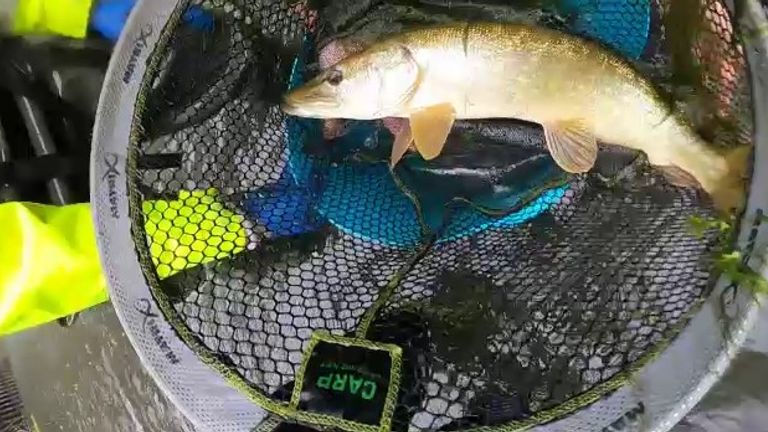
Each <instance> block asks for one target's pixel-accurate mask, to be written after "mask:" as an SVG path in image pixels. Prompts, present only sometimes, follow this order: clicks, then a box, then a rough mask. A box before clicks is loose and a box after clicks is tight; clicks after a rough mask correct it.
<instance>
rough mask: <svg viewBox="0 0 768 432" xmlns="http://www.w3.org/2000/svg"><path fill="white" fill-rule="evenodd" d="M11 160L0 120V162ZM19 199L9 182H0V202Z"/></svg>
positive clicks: (9, 148) (9, 147)
mask: <svg viewBox="0 0 768 432" xmlns="http://www.w3.org/2000/svg"><path fill="white" fill-rule="evenodd" d="M10 161H11V146H10V145H8V141H7V140H6V139H5V132H4V131H3V124H2V122H0V163H2V162H10ZM18 199H19V194H18V193H17V192H16V190H15V189H14V188H13V186H11V185H9V184H0V203H3V202H8V201H16V200H18Z"/></svg>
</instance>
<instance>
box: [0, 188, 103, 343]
mask: <svg viewBox="0 0 768 432" xmlns="http://www.w3.org/2000/svg"><path fill="white" fill-rule="evenodd" d="M0 227H2V228H3V234H2V236H0V335H6V334H9V333H14V332H17V331H20V330H24V329H27V328H30V327H34V326H37V325H40V324H44V323H47V322H49V321H53V320H55V319H58V318H61V317H64V316H67V315H71V314H73V313H75V312H78V311H81V310H83V309H86V308H89V307H91V306H94V305H97V304H99V303H103V302H104V301H106V300H107V297H108V296H107V285H106V281H105V280H104V276H103V273H102V271H101V265H100V262H99V258H98V254H97V249H96V236H95V232H94V229H93V222H92V218H91V210H90V207H89V205H88V204H75V205H68V206H62V207H57V206H51V205H43V204H34V203H22V202H12V203H4V204H0Z"/></svg>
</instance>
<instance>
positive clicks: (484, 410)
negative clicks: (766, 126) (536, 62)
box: [130, 0, 752, 430]
mask: <svg viewBox="0 0 768 432" xmlns="http://www.w3.org/2000/svg"><path fill="white" fill-rule="evenodd" d="M467 18H470V19H476V20H479V19H493V20H502V21H505V20H506V21H516V20H525V21H528V22H535V23H537V24H540V25H544V26H549V27H553V28H558V29H561V30H567V31H570V32H574V33H578V34H581V35H583V36H585V37H589V38H592V39H597V40H600V41H601V42H603V43H604V44H605V45H606V46H609V47H611V48H612V49H614V50H617V51H619V52H621V53H622V54H623V55H624V56H625V57H627V58H629V59H630V60H632V61H634V62H635V63H636V64H637V66H638V67H639V68H641V69H642V70H644V71H646V72H647V74H648V76H650V77H652V78H653V80H654V82H655V83H656V84H657V85H658V86H659V88H661V89H663V90H664V91H666V94H667V96H669V100H670V102H671V103H673V104H676V105H677V107H678V108H679V109H682V110H687V112H688V113H689V114H690V118H691V120H692V121H693V123H694V124H695V125H696V126H697V127H698V130H699V132H700V133H701V134H702V135H703V136H705V137H708V138H709V139H710V140H711V141H713V142H715V143H716V144H717V145H723V146H725V145H733V144H737V143H740V142H748V141H749V140H750V137H751V133H752V131H751V124H750V119H751V113H750V99H749V89H748V87H747V85H746V64H745V59H744V55H743V50H742V48H741V46H740V45H739V43H738V41H737V39H736V36H735V30H734V28H733V25H732V24H731V18H730V16H729V15H728V13H727V11H726V9H725V7H724V6H723V4H722V3H721V2H720V1H719V0H675V1H674V2H671V1H669V2H667V1H662V0H658V1H649V0H621V1H609V0H567V1H562V2H553V1H543V0H542V1H533V0H526V1H518V2H514V1H512V2H497V1H491V0H486V1H480V2H476V1H473V2H456V1H453V2H448V1H446V2H443V1H423V2H419V1H405V0H399V1H397V0H396V1H373V0H369V1H362V2H360V1H350V2H344V1H338V2H328V4H325V3H324V2H309V3H306V2H290V1H274V0H273V1H267V0H252V1H246V0H215V1H203V2H196V1H193V2H189V3H184V4H182V5H180V7H179V10H178V12H177V15H176V16H175V18H174V19H173V20H172V23H171V24H170V25H169V26H168V28H166V30H165V32H166V35H167V38H165V39H164V42H163V44H161V46H160V48H159V49H158V50H156V51H155V53H154V55H153V58H152V60H151V62H150V67H149V70H148V74H147V75H146V76H145V77H144V82H145V85H144V87H143V90H142V93H141V97H140V104H139V113H140V115H139V117H138V123H137V125H136V128H135V130H136V132H137V133H136V134H135V137H136V138H135V141H134V143H133V148H132V154H131V157H130V163H131V164H132V166H133V168H134V170H133V173H134V175H133V178H132V179H131V182H130V183H131V184H130V186H131V192H130V193H131V195H132V203H134V207H135V208H134V210H135V211H134V212H133V214H134V234H135V239H136V243H137V248H138V252H139V255H140V256H141V258H142V259H143V261H144V263H145V267H146V268H145V271H146V272H147V276H148V279H149V280H150V283H151V286H152V287H153V290H154V294H155V296H156V297H158V298H161V299H164V300H167V301H168V302H169V304H170V305H172V307H171V308H170V309H168V310H166V311H165V313H166V315H169V316H171V315H173V316H176V317H178V318H179V319H178V320H177V321H175V322H176V323H177V327H178V328H177V330H178V331H179V332H180V333H181V334H182V335H183V336H184V337H186V338H187V340H188V341H194V342H196V344H195V346H197V347H198V349H199V350H201V354H202V353H203V351H204V354H206V355H211V356H212V357H210V358H213V359H215V363H216V365H217V367H219V368H220V369H221V370H223V371H225V370H229V371H234V372H235V373H236V374H235V375H234V377H235V378H232V379H237V380H244V381H245V382H246V383H247V384H248V385H249V386H250V388H251V391H252V392H253V393H254V394H257V395H264V397H266V398H269V399H271V400H273V401H277V402H281V403H287V401H288V399H289V393H290V391H291V389H292V388H293V387H294V385H295V380H296V375H297V372H298V370H299V367H300V365H301V363H302V359H303V356H304V354H303V353H304V351H305V349H306V348H307V344H308V343H309V341H310V337H311V336H312V334H313V332H315V331H317V330H327V331H329V332H330V333H332V334H335V335H339V336H350V337H352V336H356V337H359V338H366V339H368V340H371V341H377V342H387V343H392V344H395V345H398V346H400V347H401V348H402V349H403V365H402V372H401V388H400V391H399V393H398V398H397V407H396V409H395V414H394V417H393V421H392V428H393V429H396V430H406V429H408V428H409V427H410V428H411V429H416V430H436V429H443V430H455V429H465V428H472V427H476V426H483V425H491V426H497V425H505V424H507V425H508V424H512V425H515V424H518V425H522V424H525V422H526V421H530V419H531V418H532V416H533V415H534V414H539V416H538V417H536V418H537V419H538V420H536V421H543V419H551V418H554V417H557V416H559V415H563V414H566V413H568V412H571V411H573V410H575V409H578V408H580V407H582V406H584V405H585V404H587V403H588V402H589V401H591V400H593V399H594V398H593V396H595V395H596V396H600V395H601V394H605V393H607V392H610V391H611V390H614V389H616V388H618V386H620V385H621V384H622V383H623V382H624V381H625V380H626V377H627V374H628V373H630V372H631V371H633V370H635V369H636V368H638V367H639V366H640V365H641V364H643V362H644V361H646V360H647V359H648V358H649V357H650V356H652V355H653V354H655V353H656V352H658V350H660V349H662V348H663V347H664V345H665V344H666V343H668V342H669V341H670V340H671V339H672V338H673V337H674V336H675V335H676V334H677V332H678V331H679V330H680V328H681V327H682V326H683V325H684V324H685V323H686V320H687V318H688V317H689V316H690V314H691V312H692V311H694V310H695V308H696V306H697V305H698V304H699V302H700V301H701V300H702V299H703V298H704V297H705V295H706V294H707V293H708V289H709V288H710V287H711V283H712V281H713V279H714V275H713V274H711V268H712V254H713V252H714V250H715V249H716V247H717V246H718V245H717V235H718V233H717V232H714V231H707V232H705V233H704V234H703V235H699V234H695V233H693V232H692V230H691V229H690V225H689V224H690V218H691V217H699V218H703V217H708V216H711V214H712V212H711V210H710V204H709V201H708V199H707V198H706V197H704V196H703V195H702V194H700V193H699V192H697V191H696V190H693V189H682V188H674V187H672V186H669V185H667V184H666V183H665V182H664V181H663V180H662V179H661V178H660V177H659V176H658V175H657V174H656V173H655V171H653V170H652V169H651V168H650V167H649V166H648V164H647V163H646V162H645V160H644V158H643V157H642V156H641V155H639V154H638V153H633V152H629V151H626V150H623V149H617V148H614V147H612V146H608V145H606V146H604V147H601V153H600V156H599V159H598V164H597V166H596V168H595V169H594V170H592V171H591V172H590V173H588V174H586V175H579V176H565V175H564V173H563V172H561V171H560V170H559V169H558V168H557V167H556V166H555V165H554V163H553V161H552V160H551V158H550V157H549V156H548V154H547V153H546V151H545V148H544V144H543V136H542V133H541V130H540V129H539V128H537V127H536V126H535V125H530V124H527V123H523V122H518V121H512V120H509V121H501V120H499V121H462V122H458V123H457V124H456V126H455V127H454V130H453V132H452V134H451V137H450V138H449V145H448V146H447V149H446V153H445V154H444V155H442V156H441V157H440V158H438V159H436V160H435V161H433V162H431V163H425V162H424V161H422V160H420V158H419V157H417V156H408V157H406V159H405V161H404V162H403V163H402V164H401V166H399V167H398V168H397V169H396V170H395V171H394V173H392V172H390V170H389V169H388V166H387V157H388V155H389V148H390V146H391V142H392V137H391V134H390V133H389V132H388V131H387V128H386V127H384V126H383V125H382V124H381V122H346V123H344V124H343V125H342V126H339V124H335V125H334V124H332V122H326V123H325V124H323V123H322V122H319V121H315V120H308V119H298V118H292V117H290V118H289V117H286V116H285V115H284V114H283V113H282V112H281V110H280V108H279V107H278V101H279V98H280V96H281V95H282V94H283V92H284V91H285V90H286V89H287V88H289V87H290V86H293V85H297V84H299V83H301V82H303V81H304V80H306V79H307V77H309V76H311V75H312V74H313V73H314V72H316V71H317V69H318V67H319V66H318V55H319V54H318V53H322V49H323V47H324V46H328V44H329V43H332V42H331V41H333V40H334V39H336V38H339V37H342V36H344V37H346V36H350V35H354V36H355V37H356V38H358V39H362V40H365V39H366V38H371V37H375V36H380V35H382V34H386V33H389V32H397V31H399V30H401V29H402V28H405V27H407V26H409V25H411V24H423V23H430V22H442V21H447V20H452V19H467ZM329 129H336V130H331V131H330V132H329ZM339 129H341V130H342V132H339ZM452 142H460V143H463V144H465V145H464V146H459V145H455V144H454V145H452V144H451V143H452ZM456 167H460V168H462V169H455V168H456ZM467 173H469V174H467ZM260 397H261V396H260ZM264 400H266V399H264ZM265 405H269V404H265ZM269 406H271V405H269Z"/></svg>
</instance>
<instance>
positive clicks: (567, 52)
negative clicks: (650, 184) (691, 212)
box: [282, 23, 751, 213]
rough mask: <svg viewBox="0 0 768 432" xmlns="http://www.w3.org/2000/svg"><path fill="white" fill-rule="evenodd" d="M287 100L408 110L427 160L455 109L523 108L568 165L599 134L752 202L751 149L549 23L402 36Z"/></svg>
mask: <svg viewBox="0 0 768 432" xmlns="http://www.w3.org/2000/svg"><path fill="white" fill-rule="evenodd" d="M282 107H283V109H284V111H286V112H287V113H288V114H293V115H298V116H305V117H316V118H351V119H362V120H367V119H378V118H383V117H402V118H409V119H410V126H411V129H412V132H413V139H414V142H415V144H416V148H417V150H419V152H420V153H421V154H422V156H423V157H425V159H431V158H433V157H435V156H437V155H438V154H439V153H440V151H441V149H442V145H443V144H444V141H445V137H446V136H447V133H448V132H449V130H450V127H451V125H452V124H453V121H454V119H482V118H516V119H520V120H525V121H530V122H535V123H539V124H541V125H542V126H543V127H544V130H545V135H546V137H547V146H548V148H549V150H550V152H551V153H552V154H553V157H554V158H555V160H556V161H557V162H558V164H559V165H560V166H561V167H562V168H563V169H565V170H566V171H569V172H585V171H587V170H589V169H590V168H591V167H592V165H593V164H594V160H595V158H596V155H597V141H601V142H605V143H610V144H616V145H621V146H625V147H628V148H632V149H636V150H640V151H643V152H645V153H646V154H647V156H648V159H649V161H650V163H651V164H653V165H656V166H658V167H661V168H662V170H663V172H664V173H665V174H666V175H667V177H668V179H670V181H671V182H672V183H673V184H676V185H681V186H701V187H702V188H703V189H704V190H706V191H707V192H708V193H709V194H710V196H711V197H712V199H713V201H714V204H715V206H716V207H717V208H718V209H719V210H721V211H723V212H726V213H727V212H729V211H730V210H733V209H736V210H741V208H742V207H743V204H744V187H745V184H746V169H747V165H748V159H749V156H750V154H751V152H750V150H751V149H750V148H744V147H742V148H738V149H736V150H732V151H729V152H725V151H720V150H717V149H715V148H713V147H712V146H710V145H709V144H708V143H707V142H705V141H704V140H703V139H702V138H701V137H699V136H698V135H697V134H696V132H695V131H694V130H693V129H692V127H691V125H690V124H689V123H688V122H687V121H686V120H685V119H684V118H682V116H680V115H678V114H676V113H670V111H669V109H668V106H667V104H666V103H665V102H664V100H663V99H662V98H661V97H660V95H659V94H658V93H657V92H656V90H655V89H654V87H653V86H652V85H651V83H650V82H649V81H648V80H646V79H645V78H644V77H643V76H642V75H641V74H640V73H639V72H637V71H636V70H635V69H634V68H633V67H632V66H631V65H630V64H629V63H628V62H627V61H625V60H624V59H622V58H621V57H619V56H618V55H616V54H615V53H613V52H612V51H610V50H607V49H605V48H603V47H602V46H600V45H599V44H597V43H594V42H591V41H587V40H584V39H581V38H579V37H577V36H574V35H569V34H566V33H562V32H558V31H555V30H550V29H546V28H542V27H535V26H529V25H525V24H494V23H471V24H470V23H452V24H442V25H434V26H429V27H423V28H420V29H415V30H411V31H408V32H404V33H401V34H398V35H394V36H391V37H388V38H386V39H383V40H382V41H380V42H378V43H375V44H373V45H371V46H370V47H368V48H367V49H365V50H363V51H361V52H358V53H356V54H353V55H351V56H349V57H348V58H345V59H344V60H342V61H341V62H339V63H337V64H336V65H334V66H333V67H332V68H330V69H328V70H327V71H325V72H323V73H322V74H320V75H319V76H318V77H316V78H315V79H314V80H312V81H310V82H308V83H307V84H305V85H304V86H302V87H300V88H297V89H295V90H293V91H291V92H289V93H288V94H286V95H285V97H284V100H283V105H282ZM445 128H448V130H443V129H445ZM393 154H394V152H393ZM393 162H396V161H393Z"/></svg>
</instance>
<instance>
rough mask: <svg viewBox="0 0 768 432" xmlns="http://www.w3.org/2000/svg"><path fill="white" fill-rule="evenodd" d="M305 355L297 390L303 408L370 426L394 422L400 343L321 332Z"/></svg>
mask: <svg viewBox="0 0 768 432" xmlns="http://www.w3.org/2000/svg"><path fill="white" fill-rule="evenodd" d="M305 355H306V356H308V358H306V360H305V363H304V366H303V373H302V374H301V376H302V380H301V383H300V385H299V386H298V388H297V390H298V393H296V394H294V402H295V403H297V404H298V405H297V408H298V409H299V410H301V411H305V412H311V413H315V414H322V415H325V416H333V417H335V418H341V419H344V420H348V421H351V422H355V423H361V424H365V425H370V426H381V425H383V424H388V423H389V420H390V419H391V416H392V409H393V408H394V406H393V405H394V403H393V401H392V399H394V398H395V397H396V394H397V388H398V383H397V382H395V383H394V385H393V378H394V379H398V377H397V376H395V377H393V371H398V370H399V367H400V351H399V348H397V347H394V346H385V345H377V344H373V343H371V342H368V341H361V340H357V339H347V338H340V337H334V336H330V335H327V334H320V335H318V336H316V340H315V343H313V344H312V345H311V346H310V349H309V351H308V352H307V353H306V354H305ZM395 375H398V376H399V373H395Z"/></svg>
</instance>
